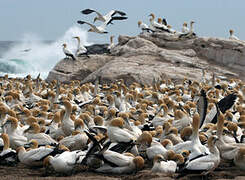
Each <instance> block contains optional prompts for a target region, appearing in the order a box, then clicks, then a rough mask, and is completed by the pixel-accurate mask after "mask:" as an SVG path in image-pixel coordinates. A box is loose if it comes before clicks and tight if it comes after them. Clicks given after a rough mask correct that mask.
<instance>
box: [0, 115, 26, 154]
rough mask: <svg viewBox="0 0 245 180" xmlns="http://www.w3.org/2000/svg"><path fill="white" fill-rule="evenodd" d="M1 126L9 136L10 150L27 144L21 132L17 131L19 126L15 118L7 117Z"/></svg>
mask: <svg viewBox="0 0 245 180" xmlns="http://www.w3.org/2000/svg"><path fill="white" fill-rule="evenodd" d="M3 126H4V127H5V128H6V133H7V134H8V136H9V141H10V147H11V148H13V149H16V148H17V147H19V146H23V145H24V144H25V143H27V138H26V137H25V136H23V133H22V131H20V130H18V126H19V125H18V120H17V119H16V118H14V117H9V118H8V119H7V121H6V122H5V124H4V125H3Z"/></svg>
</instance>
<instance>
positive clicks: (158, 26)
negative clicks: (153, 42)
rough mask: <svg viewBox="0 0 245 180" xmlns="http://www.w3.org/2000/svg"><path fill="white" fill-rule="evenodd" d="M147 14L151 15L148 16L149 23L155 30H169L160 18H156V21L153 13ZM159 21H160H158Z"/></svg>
mask: <svg viewBox="0 0 245 180" xmlns="http://www.w3.org/2000/svg"><path fill="white" fill-rule="evenodd" d="M149 16H151V18H150V23H151V25H152V26H153V27H154V28H155V29H157V30H161V31H166V32H169V30H168V28H167V26H165V25H164V24H162V19H161V18H158V22H156V21H155V15H154V14H153V13H151V14H150V15H149ZM159 22H160V23H159Z"/></svg>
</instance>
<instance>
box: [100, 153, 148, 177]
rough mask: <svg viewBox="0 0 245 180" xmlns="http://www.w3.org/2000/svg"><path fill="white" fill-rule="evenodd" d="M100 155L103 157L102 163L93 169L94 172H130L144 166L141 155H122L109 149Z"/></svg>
mask: <svg viewBox="0 0 245 180" xmlns="http://www.w3.org/2000/svg"><path fill="white" fill-rule="evenodd" d="M102 156H103V158H104V159H105V161H104V164H103V165H102V166H101V167H99V168H97V169H95V171H96V172H103V173H114V174H123V173H132V172H137V171H138V170H141V169H142V168H143V166H144V159H143V158H142V157H141V156H136V157H135V156H133V155H132V154H131V155H124V154H120V153H117V152H114V151H110V150H106V151H105V152H104V153H103V154H102Z"/></svg>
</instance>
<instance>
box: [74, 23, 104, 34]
mask: <svg viewBox="0 0 245 180" xmlns="http://www.w3.org/2000/svg"><path fill="white" fill-rule="evenodd" d="M77 23H78V24H87V25H89V26H90V27H91V28H90V29H89V30H88V32H95V33H99V34H105V33H108V32H107V31H106V30H105V28H106V25H107V23H108V22H104V23H103V24H101V25H100V26H95V25H93V24H90V23H88V22H85V21H77Z"/></svg>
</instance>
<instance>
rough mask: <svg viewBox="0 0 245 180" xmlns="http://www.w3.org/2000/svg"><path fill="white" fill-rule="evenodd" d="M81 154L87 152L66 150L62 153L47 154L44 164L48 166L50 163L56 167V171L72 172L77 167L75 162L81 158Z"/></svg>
mask: <svg viewBox="0 0 245 180" xmlns="http://www.w3.org/2000/svg"><path fill="white" fill-rule="evenodd" d="M80 156H84V157H85V154H84V152H82V151H72V152H70V151H65V152H63V153H61V154H57V155H56V156H50V155H49V156H47V157H46V158H45V159H44V161H43V165H44V166H45V167H46V168H48V166H49V164H50V165H51V166H52V167H53V168H54V170H55V171H56V172H59V173H63V174H70V173H71V172H72V170H73V168H74V167H75V164H76V163H77V161H78V160H79V157H80Z"/></svg>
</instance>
